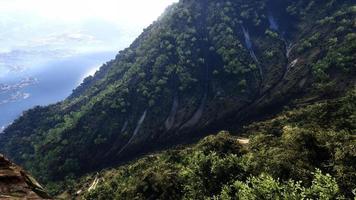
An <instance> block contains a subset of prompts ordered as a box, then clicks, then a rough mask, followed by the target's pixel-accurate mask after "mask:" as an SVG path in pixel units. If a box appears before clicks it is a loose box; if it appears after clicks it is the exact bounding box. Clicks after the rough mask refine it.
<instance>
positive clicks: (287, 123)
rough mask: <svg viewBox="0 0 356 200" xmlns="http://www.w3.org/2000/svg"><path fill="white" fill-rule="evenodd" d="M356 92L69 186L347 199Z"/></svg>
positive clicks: (94, 193)
mask: <svg viewBox="0 0 356 200" xmlns="http://www.w3.org/2000/svg"><path fill="white" fill-rule="evenodd" d="M355 98H356V90H354V91H351V92H349V93H348V94H347V95H346V96H344V97H341V98H337V99H332V100H325V101H320V102H317V103H312V104H310V105H307V106H305V105H299V106H297V107H295V108H293V109H287V110H286V111H283V112H281V113H279V114H278V115H276V116H274V117H272V118H270V119H268V120H264V121H261V122H256V123H252V124H250V125H248V126H246V127H245V128H244V129H242V130H241V131H240V134H239V136H234V135H231V134H229V133H228V132H226V131H221V132H220V133H218V134H217V135H211V136H208V137H206V138H204V139H202V140H201V141H199V142H198V143H197V144H194V145H189V146H183V147H179V148H173V149H170V150H168V151H163V152H159V153H155V154H152V155H150V156H145V157H143V158H141V159H139V160H136V161H133V162H130V163H128V164H127V165H124V166H121V167H118V168H116V169H107V170H103V171H101V172H99V173H96V174H90V175H87V176H84V177H83V178H81V179H80V181H77V182H76V183H75V184H73V185H69V186H68V185H67V187H68V188H70V189H69V190H68V191H69V193H71V194H72V197H78V198H83V199H86V200H91V199H95V200H100V199H103V200H104V199H105V200H110V199H162V200H163V199H222V200H225V199H248V200H254V199H256V200H258V199H298V200H299V199H347V198H346V197H351V196H353V194H352V190H353V189H354V188H355V187H356V185H355V183H356V176H355V171H356V152H355V144H356V136H355V135H354V134H352V133H354V132H355V130H356V123H355V122H356V117H355V115H354V114H355V111H356V101H355ZM352 111H353V112H352ZM243 137H248V138H243ZM355 192H356V191H355V190H354V195H356V194H355ZM213 197H214V198H213Z"/></svg>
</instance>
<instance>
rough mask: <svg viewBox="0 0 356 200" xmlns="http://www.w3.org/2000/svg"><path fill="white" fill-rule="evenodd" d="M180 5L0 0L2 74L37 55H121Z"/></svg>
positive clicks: (137, 0)
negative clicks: (146, 29) (167, 13)
mask: <svg viewBox="0 0 356 200" xmlns="http://www.w3.org/2000/svg"><path fill="white" fill-rule="evenodd" d="M176 1H177V0H0V72H1V69H2V70H4V68H5V67H6V66H7V67H8V68H12V69H15V70H16V69H17V68H21V66H20V65H21V64H17V63H26V59H28V58H36V57H38V56H40V57H41V56H43V57H51V56H68V55H69V56H70V55H72V54H75V53H88V52H94V51H118V50H120V49H122V48H124V47H127V46H128V45H129V44H130V43H131V42H132V41H133V39H134V38H136V37H137V36H138V35H139V34H140V33H141V32H142V30H143V28H145V27H147V26H148V25H150V24H151V23H152V22H153V21H154V20H155V19H157V18H158V17H159V16H160V14H161V13H162V12H163V11H164V9H165V8H166V7H167V6H169V5H170V4H172V3H173V2H176ZM20 59H21V60H20ZM11 63H12V64H13V65H12V66H10V65H11ZM14 63H15V64H14ZM22 65H26V64H22Z"/></svg>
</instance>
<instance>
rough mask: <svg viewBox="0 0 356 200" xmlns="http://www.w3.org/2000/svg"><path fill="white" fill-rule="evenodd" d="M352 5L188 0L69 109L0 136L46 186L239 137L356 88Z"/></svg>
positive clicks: (23, 120) (31, 115)
mask: <svg viewBox="0 0 356 200" xmlns="http://www.w3.org/2000/svg"><path fill="white" fill-rule="evenodd" d="M355 17H356V7H355V3H354V1H352V0H343V1H341V0H314V1H307V0H298V1H295V0H256V1H244V0H235V1H229V0H181V1H180V2H179V3H177V4H174V5H172V6H171V7H170V8H168V9H167V10H166V12H165V13H164V15H163V16H162V17H161V18H160V19H158V20H157V21H156V22H154V23H153V24H152V25H151V26H149V27H148V28H147V29H145V30H144V32H143V33H142V34H141V36H140V37H139V38H137V39H136V41H135V42H134V43H133V44H132V45H131V46H130V47H129V48H127V49H125V50H124V51H121V52H120V53H119V54H118V55H117V56H116V58H115V59H113V60H112V61H109V62H108V63H106V64H105V65H103V66H102V67H101V69H100V71H98V72H97V73H96V74H95V76H93V77H92V76H91V77H88V78H86V79H85V81H84V83H83V84H82V85H81V86H79V87H78V88H76V89H75V90H74V91H73V93H72V95H71V96H70V97H68V98H67V99H66V100H65V101H63V102H60V103H58V104H55V105H51V106H47V107H36V108H34V109H32V110H29V111H27V112H25V113H24V114H23V116H21V117H20V118H19V119H17V120H16V121H15V122H14V123H13V124H12V125H11V126H10V127H8V128H7V129H6V130H5V131H4V134H2V135H0V152H2V153H4V154H6V155H7V156H9V157H10V158H12V159H13V160H15V161H16V162H17V163H20V164H22V165H23V166H24V167H25V168H26V169H28V170H30V171H31V172H32V173H33V174H34V175H36V176H37V177H39V178H40V179H41V180H42V181H44V182H46V183H48V182H53V181H58V180H64V179H65V178H71V177H77V176H81V175H83V174H85V173H87V172H93V171H96V170H100V169H103V168H106V167H112V166H116V165H117V164H119V163H122V162H124V161H129V160H132V159H134V158H136V157H137V156H139V155H141V154H145V153H150V152H152V151H154V150H158V149H162V148H170V147H172V146H173V145H178V144H185V143H193V142H195V141H197V140H198V139H199V138H201V137H202V136H204V135H207V134H211V133H216V132H218V131H220V130H228V131H231V132H236V131H238V130H240V129H241V128H242V127H243V126H244V125H246V124H249V123H250V122H254V121H258V120H261V119H264V118H266V117H269V116H272V115H274V114H276V113H278V112H280V111H281V110H283V108H284V107H285V106H294V105H296V104H298V105H303V104H310V103H314V102H317V101H321V100H325V99H333V98H337V97H340V96H342V95H344V94H345V93H346V92H347V91H350V90H354V86H355V85H356V79H355V73H356V70H355V69H356V68H355V63H356V56H355V52H356V34H355V32H356V25H355V21H354V19H355Z"/></svg>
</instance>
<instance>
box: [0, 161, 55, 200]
mask: <svg viewBox="0 0 356 200" xmlns="http://www.w3.org/2000/svg"><path fill="white" fill-rule="evenodd" d="M2 199H4V200H5V199H11V200H13V199H32V200H35V199H51V197H50V196H49V195H48V194H47V193H46V192H45V191H44V189H43V188H42V186H41V185H40V184H39V183H38V182H37V181H36V180H35V179H34V178H32V177H31V176H30V175H28V174H27V173H26V172H25V171H24V170H23V169H21V168H20V167H18V166H17V165H15V164H14V163H12V162H11V161H9V160H7V159H6V158H5V157H4V156H3V155H1V154H0V200H2Z"/></svg>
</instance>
